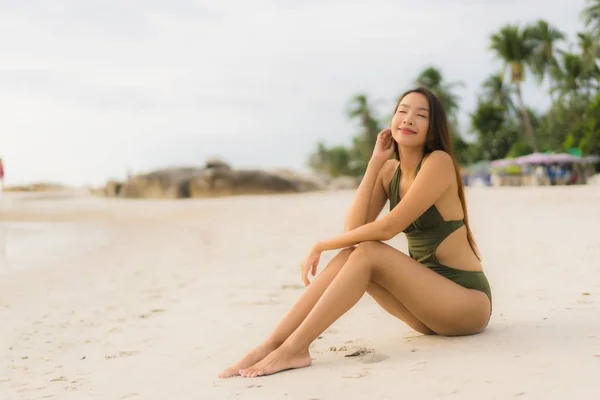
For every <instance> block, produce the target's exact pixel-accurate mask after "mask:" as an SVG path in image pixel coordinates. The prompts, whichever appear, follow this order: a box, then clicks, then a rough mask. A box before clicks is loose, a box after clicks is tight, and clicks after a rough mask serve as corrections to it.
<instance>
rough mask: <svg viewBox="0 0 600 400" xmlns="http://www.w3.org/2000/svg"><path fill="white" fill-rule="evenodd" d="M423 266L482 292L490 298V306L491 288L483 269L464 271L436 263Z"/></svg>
mask: <svg viewBox="0 0 600 400" xmlns="http://www.w3.org/2000/svg"><path fill="white" fill-rule="evenodd" d="M425 266H426V267H427V268H429V269H430V270H432V271H434V272H437V273H438V274H440V275H442V276H443V277H445V278H448V279H450V280H451V281H452V282H455V283H457V284H459V285H460V286H462V287H465V288H467V289H475V290H479V291H480V292H483V293H484V294H485V295H486V296H487V297H488V299H489V300H490V307H491V305H492V289H491V288H490V283H489V282H488V280H487V277H486V276H485V274H484V273H483V271H465V270H462V269H456V268H451V267H447V266H445V265H442V264H438V263H425Z"/></svg>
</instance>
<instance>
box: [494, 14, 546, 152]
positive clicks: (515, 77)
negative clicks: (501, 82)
mask: <svg viewBox="0 0 600 400" xmlns="http://www.w3.org/2000/svg"><path fill="white" fill-rule="evenodd" d="M530 34H531V31H530V30H528V29H521V28H520V27H519V26H518V25H510V24H509V25H506V26H504V27H503V28H501V29H500V31H499V32H498V33H495V34H493V35H492V36H491V44H490V49H491V50H492V51H494V52H495V54H496V57H498V58H499V59H501V60H502V61H504V64H505V69H510V77H511V82H512V83H513V84H514V85H515V91H516V94H517V98H518V100H519V108H520V110H521V116H522V118H523V124H524V125H525V131H526V133H527V135H528V136H529V140H530V142H531V147H532V148H533V149H534V151H538V146H537V140H536V138H535V133H534V131H533V127H532V126H531V120H530V118H529V113H528V111H527V107H526V106H525V102H524V101H523V94H522V92H521V84H522V83H523V81H524V79H525V67H526V66H528V65H530V63H531V60H532V59H533V54H534V48H535V47H534V45H535V42H534V41H532V40H530V37H529V35H530Z"/></svg>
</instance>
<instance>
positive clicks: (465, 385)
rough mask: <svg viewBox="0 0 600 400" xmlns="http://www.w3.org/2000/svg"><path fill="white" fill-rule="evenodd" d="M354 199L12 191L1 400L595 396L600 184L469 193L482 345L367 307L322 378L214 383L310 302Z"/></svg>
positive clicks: (7, 202)
mask: <svg viewBox="0 0 600 400" xmlns="http://www.w3.org/2000/svg"><path fill="white" fill-rule="evenodd" d="M352 196H353V192H352V191H339V192H317V193H305V194H299V195H272V196H240V197H229V198H220V199H205V200H180V201H151V200H115V199H103V198H94V197H89V196H86V195H83V194H76V195H69V194H67V195H52V194H44V195H36V194H18V193H5V194H4V197H3V199H2V201H1V203H0V320H1V321H2V323H1V324H0V359H1V360H2V362H1V363H0V399H2V400H12V399H60V400H63V399H65V400H68V399H92V398H95V399H136V400H137V399H160V400H164V399H289V400H295V399H304V400H308V399H319V400H326V399H365V398H371V399H401V398H412V399H438V398H443V399H478V400H479V399H512V398H519V399H567V398H576V399H590V400H592V399H599V398H600V233H599V232H600V186H582V187H535V188H533V187H532V188H493V189H491V188H470V189H468V191H467V196H468V204H469V210H470V218H471V221H472V222H471V223H472V228H473V231H474V234H475V237H476V239H477V241H478V244H479V246H480V248H481V251H482V253H483V257H484V259H483V261H484V266H485V271H486V273H487V275H488V278H489V280H490V282H491V284H492V290H493V296H494V313H493V316H492V319H491V322H490V326H489V328H488V329H487V331H485V332H484V333H483V334H480V335H475V336H469V337H461V338H444V337H435V336H433V337H430V336H422V335H420V334H418V333H416V332H414V331H412V330H411V329H410V328H408V327H407V326H406V325H404V324H403V323H402V322H401V321H399V320H397V319H395V318H394V317H392V316H390V315H388V314H387V313H386V312H385V311H383V310H381V309H380V308H379V307H378V306H377V305H376V304H375V303H374V301H373V300H372V299H371V298H370V297H368V296H365V297H364V298H363V299H362V300H361V301H360V302H359V303H358V304H357V306H356V307H355V308H354V309H352V310H351V311H350V312H349V313H348V314H346V315H344V316H343V317H342V318H341V319H340V320H338V321H337V322H336V323H335V324H334V325H333V326H332V327H331V328H330V329H328V330H327V331H326V333H324V334H323V336H322V337H321V338H320V339H318V340H316V341H315V342H314V344H313V345H312V347H311V354H312V357H313V359H314V361H313V366H312V367H310V368H306V369H302V370H297V371H286V372H283V373H280V374H276V375H273V376H269V377H263V378H257V379H244V378H239V377H236V378H232V379H219V378H218V377H217V374H218V372H219V371H221V370H222V369H223V368H225V367H227V366H228V365H229V364H232V363H234V362H235V361H237V360H238V359H239V358H240V357H241V356H242V355H243V354H245V353H246V352H247V351H248V350H250V349H251V348H252V347H253V346H254V345H256V344H257V343H258V342H259V341H260V340H261V339H262V338H264V337H265V335H266V334H267V333H268V332H269V331H270V330H271V329H272V328H273V326H274V325H275V323H276V322H277V321H278V320H279V319H280V318H281V316H282V315H283V314H284V313H285V312H286V311H287V310H288V309H289V308H290V306H291V305H292V304H293V302H294V300H295V299H296V298H297V297H298V296H299V295H300V293H301V292H302V290H303V286H302V282H301V279H300V271H299V266H300V262H301V261H302V259H303V258H304V257H305V256H306V254H307V252H308V250H309V248H310V246H311V245H312V244H313V243H314V242H315V241H317V240H319V239H323V238H327V237H329V236H332V235H335V234H337V233H339V232H341V229H342V219H343V215H344V213H345V211H346V209H347V207H348V206H349V205H350V202H351V201H352ZM390 244H392V245H394V246H396V247H397V248H399V249H401V250H405V249H406V242H405V239H404V237H403V236H402V235H400V236H398V237H396V238H395V239H393V240H392V241H390ZM334 254H335V253H334V252H327V253H325V254H324V256H323V258H322V260H321V264H320V269H319V270H321V269H322V268H323V267H324V266H325V265H326V263H327V261H328V260H330V259H331V258H332V257H333V255H334ZM361 350H362V351H361ZM357 352H358V355H355V356H352V357H347V356H348V355H353V353H355V354H356V353H357Z"/></svg>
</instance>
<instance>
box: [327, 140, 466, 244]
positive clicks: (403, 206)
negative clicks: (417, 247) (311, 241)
mask: <svg viewBox="0 0 600 400" xmlns="http://www.w3.org/2000/svg"><path fill="white" fill-rule="evenodd" d="M453 179H456V175H455V172H454V163H453V162H452V158H451V157H450V155H449V154H448V153H446V152H443V151H434V152H433V153H431V154H430V155H429V157H428V158H427V162H425V163H423V167H422V168H421V171H420V172H419V174H418V175H417V177H416V178H415V181H414V182H413V183H412V185H411V187H410V189H409V190H408V191H407V193H406V195H404V197H403V198H402V200H401V201H400V203H399V204H398V205H397V206H396V207H394V209H393V210H392V211H390V212H389V213H388V214H387V215H386V216H384V217H383V218H381V219H379V220H376V221H373V222H371V223H368V224H365V225H363V226H360V227H358V228H356V229H353V230H351V231H348V232H346V233H343V234H341V235H339V236H336V237H334V238H331V239H328V240H323V241H320V242H318V243H317V244H316V245H315V250H317V251H321V252H322V251H327V250H335V249H342V248H345V247H349V246H353V245H356V244H358V243H361V242H366V241H373V240H376V241H385V240H390V239H392V238H393V237H394V236H396V235H397V234H399V233H400V232H402V231H404V230H405V229H406V228H407V227H408V226H409V225H410V224H411V223H413V222H414V221H415V220H416V219H417V218H419V217H420V216H421V215H423V213H424V212H425V211H427V209H429V207H431V206H432V205H433V204H435V203H436V202H437V201H438V200H439V199H440V197H442V195H443V194H444V193H445V192H446V191H447V190H448V189H449V188H450V187H451V185H452V180H453Z"/></svg>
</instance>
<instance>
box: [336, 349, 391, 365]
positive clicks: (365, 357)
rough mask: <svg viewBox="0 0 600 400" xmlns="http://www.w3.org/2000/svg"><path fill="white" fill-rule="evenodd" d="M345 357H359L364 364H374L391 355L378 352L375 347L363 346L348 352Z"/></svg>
mask: <svg viewBox="0 0 600 400" xmlns="http://www.w3.org/2000/svg"><path fill="white" fill-rule="evenodd" d="M345 357H358V358H359V361H360V362H361V363H363V364H373V363H378V362H382V361H384V360H387V359H389V358H390V357H389V356H387V355H385V354H380V353H377V352H376V351H375V350H374V349H367V348H361V349H358V350H356V351H355V352H353V353H350V354H346V355H345Z"/></svg>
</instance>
